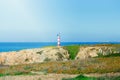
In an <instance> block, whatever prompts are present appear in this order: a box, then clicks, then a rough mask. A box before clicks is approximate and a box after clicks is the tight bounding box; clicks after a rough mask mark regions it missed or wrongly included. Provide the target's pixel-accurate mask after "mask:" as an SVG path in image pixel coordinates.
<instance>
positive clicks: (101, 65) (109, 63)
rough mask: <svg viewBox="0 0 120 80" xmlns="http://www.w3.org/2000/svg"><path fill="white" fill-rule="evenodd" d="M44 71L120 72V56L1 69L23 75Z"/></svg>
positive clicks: (12, 73)
mask: <svg viewBox="0 0 120 80" xmlns="http://www.w3.org/2000/svg"><path fill="white" fill-rule="evenodd" d="M32 71H34V72H43V73H45V74H46V73H59V74H61V73H67V74H84V73H110V72H120V57H106V58H104V57H103V58H92V59H86V60H71V61H66V62H58V61H56V62H44V63H34V64H23V65H16V66H10V67H9V68H5V69H0V74H1V76H2V75H3V74H4V75H21V74H24V75H25V74H32V73H31V72H32Z"/></svg>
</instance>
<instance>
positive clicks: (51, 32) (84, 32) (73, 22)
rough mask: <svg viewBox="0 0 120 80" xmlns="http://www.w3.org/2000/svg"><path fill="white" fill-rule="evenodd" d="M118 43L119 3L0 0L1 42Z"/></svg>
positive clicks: (116, 0) (110, 0) (104, 0)
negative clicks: (58, 35)
mask: <svg viewBox="0 0 120 80" xmlns="http://www.w3.org/2000/svg"><path fill="white" fill-rule="evenodd" d="M59 32H61V38H62V41H66V42H67V41H71V42H81V41H82V42H83V41H84V42H88V41H89V42H91V41H102V42H105V41H119V42H120V0H0V42H51V41H52V42H54V41H56V38H57V33H59Z"/></svg>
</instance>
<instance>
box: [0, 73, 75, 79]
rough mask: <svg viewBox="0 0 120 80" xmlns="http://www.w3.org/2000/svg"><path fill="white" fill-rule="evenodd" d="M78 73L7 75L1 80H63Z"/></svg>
mask: <svg viewBox="0 0 120 80" xmlns="http://www.w3.org/2000/svg"><path fill="white" fill-rule="evenodd" d="M76 76H77V75H68V74H47V75H27V76H24V75H21V76H5V77H0V80H62V78H73V77H76Z"/></svg>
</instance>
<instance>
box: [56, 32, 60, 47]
mask: <svg viewBox="0 0 120 80" xmlns="http://www.w3.org/2000/svg"><path fill="white" fill-rule="evenodd" d="M57 46H58V47H60V33H59V34H57Z"/></svg>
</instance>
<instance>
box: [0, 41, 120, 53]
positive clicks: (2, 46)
mask: <svg viewBox="0 0 120 80" xmlns="http://www.w3.org/2000/svg"><path fill="white" fill-rule="evenodd" d="M105 43H107V44H108V43H109V44H120V43H119V42H61V46H67V45H92V44H105ZM56 45H57V43H56V42H0V52H9V51H19V50H22V49H32V48H42V47H45V46H56Z"/></svg>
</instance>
